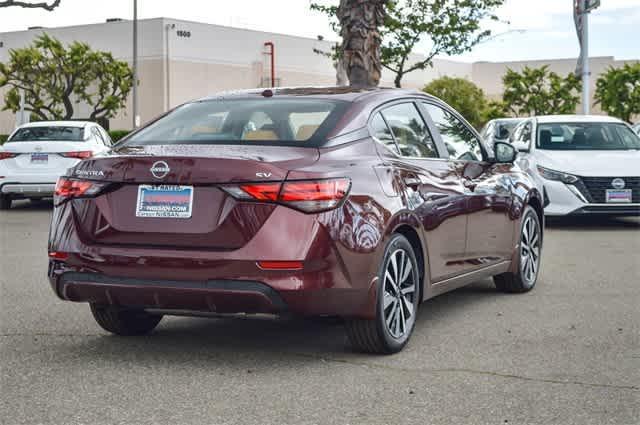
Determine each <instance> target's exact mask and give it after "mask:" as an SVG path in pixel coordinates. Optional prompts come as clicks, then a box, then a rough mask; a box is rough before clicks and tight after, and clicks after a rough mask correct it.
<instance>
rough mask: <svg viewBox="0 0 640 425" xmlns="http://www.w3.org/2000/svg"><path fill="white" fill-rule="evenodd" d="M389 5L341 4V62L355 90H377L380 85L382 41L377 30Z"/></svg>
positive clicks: (366, 0) (355, 0) (378, 1)
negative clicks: (367, 88) (356, 87)
mask: <svg viewBox="0 0 640 425" xmlns="http://www.w3.org/2000/svg"><path fill="white" fill-rule="evenodd" d="M388 1H389V0H340V6H339V7H338V19H339V20H340V25H341V27H342V28H341V30H340V35H341V36H342V47H341V49H342V55H341V60H342V61H343V66H344V68H345V69H346V71H347V76H348V77H349V83H350V84H351V85H352V86H360V87H370V86H373V87H375V86H377V85H378V84H379V83H380V74H381V72H382V64H381V62H380V43H381V39H382V37H381V36H380V31H379V30H378V28H380V26H382V24H383V23H384V17H385V13H386V11H385V6H386V5H387V3H388Z"/></svg>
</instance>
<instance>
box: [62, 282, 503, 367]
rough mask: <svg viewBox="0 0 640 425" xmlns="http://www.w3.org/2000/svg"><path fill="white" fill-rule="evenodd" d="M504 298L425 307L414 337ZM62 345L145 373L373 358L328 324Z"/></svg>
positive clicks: (227, 328)
mask: <svg viewBox="0 0 640 425" xmlns="http://www.w3.org/2000/svg"><path fill="white" fill-rule="evenodd" d="M499 296H503V294H501V293H499V292H497V291H496V290H495V289H494V288H493V286H492V284H491V283H490V281H483V282H479V283H477V284H472V285H470V286H468V287H465V288H461V289H458V290H456V291H453V292H450V293H447V294H444V295H441V296H439V297H436V298H434V299H432V300H429V301H426V302H425V303H423V304H422V305H421V309H420V314H419V316H418V320H417V323H416V328H415V331H414V333H415V334H428V332H429V327H430V326H433V325H434V324H436V323H444V322H443V321H446V320H453V317H455V315H456V314H465V313H464V311H465V307H466V305H468V304H472V303H480V302H483V300H486V299H487V298H494V297H499ZM445 324H446V323H445ZM96 326H97V325H96ZM421 336H424V335H421ZM414 337H416V335H414ZM59 344H61V345H66V346H64V347H63V346H58V349H60V350H62V351H64V352H65V353H69V352H73V353H74V355H73V357H74V358H75V359H76V360H79V359H82V358H83V357H85V356H86V359H85V360H86V361H91V362H94V361H105V362H110V363H111V362H126V363H127V364H129V365H131V363H132V362H133V363H139V364H141V365H145V366H146V367H149V366H152V365H153V364H154V363H158V364H166V363H176V364H179V363H184V362H189V364H191V365H193V364H198V363H202V366H203V367H208V365H209V363H210V362H211V361H215V362H221V361H223V362H225V364H226V365H230V364H231V365H235V366H237V367H247V368H250V367H251V365H252V364H254V363H255V358H256V356H258V357H260V359H261V364H265V363H264V361H270V362H274V363H276V364H279V365H280V367H288V366H295V365H296V364H299V363H305V362H309V361H310V360H313V361H317V360H322V359H325V358H333V359H335V358H340V359H343V360H348V359H366V358H367V357H368V356H369V355H367V354H362V353H358V352H355V351H353V349H352V348H351V346H350V345H349V343H348V341H347V338H346V334H345V330H344V327H343V326H342V322H341V320H339V319H329V318H326V319H305V318H277V319H273V318H261V317H252V318H220V319H205V318H168V320H167V318H165V320H163V322H161V323H160V325H159V326H158V328H157V329H156V330H155V331H154V332H153V334H151V335H149V336H145V337H118V336H112V335H107V334H101V335H99V336H95V337H93V335H91V336H90V337H89V338H82V340H79V339H77V338H73V339H70V340H66V341H60V342H59ZM409 347H410V345H409ZM409 347H408V348H409Z"/></svg>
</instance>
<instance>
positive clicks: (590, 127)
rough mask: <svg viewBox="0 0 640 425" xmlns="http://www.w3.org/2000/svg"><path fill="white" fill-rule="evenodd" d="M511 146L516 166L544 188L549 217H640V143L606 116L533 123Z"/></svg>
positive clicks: (539, 119)
mask: <svg viewBox="0 0 640 425" xmlns="http://www.w3.org/2000/svg"><path fill="white" fill-rule="evenodd" d="M511 143H513V144H514V146H515V147H516V148H517V149H518V150H519V151H520V152H521V153H520V155H519V156H518V159H517V163H518V164H519V165H520V167H521V168H522V169H524V170H527V171H528V172H529V173H530V174H531V175H532V176H533V178H534V179H535V180H537V182H538V183H539V184H542V185H544V195H545V201H546V202H548V203H549V204H548V205H547V207H546V208H545V215H548V216H564V215H568V214H583V215H585V214H609V215H620V216H622V215H635V216H637V215H640V137H638V135H636V134H635V133H634V132H633V130H632V129H631V127H630V126H629V125H627V124H626V123H624V122H623V121H620V120H618V119H615V118H611V117H604V116H584V115H557V116H540V117H533V118H529V119H527V120H525V121H523V122H522V123H520V124H519V125H518V127H516V129H515V130H514V132H513V134H512V136H511Z"/></svg>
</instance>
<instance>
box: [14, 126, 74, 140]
mask: <svg viewBox="0 0 640 425" xmlns="http://www.w3.org/2000/svg"><path fill="white" fill-rule="evenodd" d="M45 141H46V142H82V141H84V129H83V128H82V127H58V126H55V127H54V126H38V127H24V128H20V129H18V130H17V131H16V132H15V133H14V134H13V135H12V136H11V138H9V140H7V142H45Z"/></svg>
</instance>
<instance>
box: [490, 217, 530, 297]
mask: <svg viewBox="0 0 640 425" xmlns="http://www.w3.org/2000/svg"><path fill="white" fill-rule="evenodd" d="M518 251H519V252H518V253H519V255H518V270H517V271H516V272H515V273H511V272H507V273H503V274H500V275H497V276H494V277H493V282H494V283H495V285H496V288H498V289H499V290H501V291H503V292H511V293H521V292H528V291H530V290H532V289H533V287H534V286H536V282H537V280H538V273H539V271H540V255H541V253H542V226H541V225H540V219H539V218H538V214H536V211H535V210H534V209H533V208H532V207H531V206H527V208H526V209H525V212H524V215H523V217H522V226H521V228H520V244H519V250H518Z"/></svg>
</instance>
